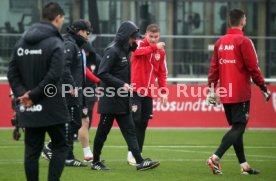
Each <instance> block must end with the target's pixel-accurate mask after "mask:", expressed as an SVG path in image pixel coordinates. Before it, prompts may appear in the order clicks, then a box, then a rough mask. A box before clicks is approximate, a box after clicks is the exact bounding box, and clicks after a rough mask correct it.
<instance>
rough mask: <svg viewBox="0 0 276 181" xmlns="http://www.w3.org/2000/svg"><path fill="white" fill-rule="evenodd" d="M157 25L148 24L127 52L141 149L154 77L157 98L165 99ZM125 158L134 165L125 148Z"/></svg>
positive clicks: (164, 72)
mask: <svg viewBox="0 0 276 181" xmlns="http://www.w3.org/2000/svg"><path fill="white" fill-rule="evenodd" d="M159 38H160V28H159V26H158V25H156V24H150V25H148V27H147V29H146V34H145V38H144V39H143V40H138V41H137V45H138V47H137V49H136V50H135V52H133V53H132V56H131V68H132V70H131V72H132V73H131V83H132V86H133V101H132V113H133V114H132V115H133V120H134V123H135V128H136V134H137V138H138V144H139V149H140V152H141V153H142V151H143V145H144V140H145V132H146V129H147V126H148V122H149V119H152V107H153V97H155V94H156V91H155V92H154V89H155V86H154V84H155V80H156V79H157V80H158V91H157V92H158V93H159V94H160V95H157V96H159V97H160V99H161V102H162V103H163V104H166V103H167V99H168V95H167V91H166V79H167V66H166V52H165V50H164V47H165V43H164V42H159ZM127 162H128V164H130V165H133V166H135V165H136V162H135V159H134V157H133V155H132V153H131V152H130V151H128V155H127Z"/></svg>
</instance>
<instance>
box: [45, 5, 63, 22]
mask: <svg viewBox="0 0 276 181" xmlns="http://www.w3.org/2000/svg"><path fill="white" fill-rule="evenodd" d="M64 14H65V13H64V11H63V9H62V8H61V6H60V5H59V4H58V3H56V2H49V3H47V4H45V5H44V6H43V9H42V19H43V20H47V21H53V20H54V19H55V18H56V17H57V16H58V15H61V16H64Z"/></svg>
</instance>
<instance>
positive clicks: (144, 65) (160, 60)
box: [131, 39, 167, 97]
mask: <svg viewBox="0 0 276 181" xmlns="http://www.w3.org/2000/svg"><path fill="white" fill-rule="evenodd" d="M136 43H137V44H138V47H137V49H136V50H135V52H133V53H132V56H131V68H132V70H131V83H132V85H133V90H134V92H139V93H141V94H142V95H145V96H148V97H152V96H153V95H152V93H151V90H149V87H152V86H153V85H154V83H155V80H156V78H157V79H158V86H159V87H158V88H159V89H160V88H161V89H160V91H161V93H162V94H165V93H166V91H165V90H164V88H166V80H167V65H166V53H165V51H164V50H159V49H157V46H156V44H152V45H150V44H149V43H148V41H147V40H146V39H143V40H138V41H137V42H136ZM139 88H142V89H139Z"/></svg>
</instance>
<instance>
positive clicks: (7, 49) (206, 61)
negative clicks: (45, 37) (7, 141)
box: [0, 34, 276, 78]
mask: <svg viewBox="0 0 276 181" xmlns="http://www.w3.org/2000/svg"><path fill="white" fill-rule="evenodd" d="M20 36H21V34H0V77H5V76H6V73H7V66H8V62H9V61H10V57H11V54H12V50H13V47H14V45H15V43H16V41H17V40H18V39H19V38H20ZM219 37H220V36H205V35H204V36H190V35H183V36H181V35H175V36H173V35H167V36H161V41H164V42H165V43H166V53H167V65H168V70H169V77H185V78H201V77H206V76H207V74H208V71H209V66H210V60H211V58H212V53H213V45H214V43H215V42H216V40H217V39H218V38H219ZM251 38H252V40H253V42H254V44H255V48H256V51H257V54H258V59H259V64H260V67H261V69H262V71H263V73H264V76H265V77H266V78H275V77H276V48H275V46H276V37H251ZM113 39H114V34H102V35H93V36H92V37H91V39H90V42H91V43H92V44H93V46H94V48H95V50H96V52H98V53H99V54H101V55H102V54H103V50H104V48H105V47H106V46H107V45H108V44H109V43H110V42H111V41H112V40H113Z"/></svg>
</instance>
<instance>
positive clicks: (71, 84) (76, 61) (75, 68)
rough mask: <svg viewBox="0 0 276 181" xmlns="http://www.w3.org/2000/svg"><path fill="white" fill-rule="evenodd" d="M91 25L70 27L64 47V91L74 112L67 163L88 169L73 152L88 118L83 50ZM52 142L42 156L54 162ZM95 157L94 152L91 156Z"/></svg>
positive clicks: (69, 107)
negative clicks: (52, 158)
mask: <svg viewBox="0 0 276 181" xmlns="http://www.w3.org/2000/svg"><path fill="white" fill-rule="evenodd" d="M91 31H92V29H91V23H90V22H89V21H86V20H82V19H80V20H76V21H75V22H73V23H72V24H71V25H69V26H68V27H67V33H66V34H65V35H64V37H63V38H64V44H65V51H66V58H65V59H66V64H65V70H64V74H63V79H62V80H63V88H64V90H65V91H64V93H65V96H66V102H67V105H68V110H69V113H70V122H69V133H68V144H69V152H68V156H67V158H66V161H65V165H66V166H73V167H85V166H87V164H86V163H84V162H81V161H79V160H77V159H76V158H75V156H74V153H73V148H74V134H75V133H78V130H79V129H80V128H81V126H82V118H84V117H88V115H87V111H86V112H84V111H83V108H84V107H86V102H85V100H84V96H83V88H84V86H85V70H84V69H85V67H86V66H85V62H84V58H83V56H85V52H84V51H82V50H81V49H82V47H83V46H84V44H86V43H87V40H88V37H89V35H90V33H91ZM51 148H52V144H51V141H50V142H49V143H48V144H47V145H45V147H44V149H43V152H42V155H43V157H44V158H46V159H48V160H50V159H51ZM91 155H92V153H91Z"/></svg>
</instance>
